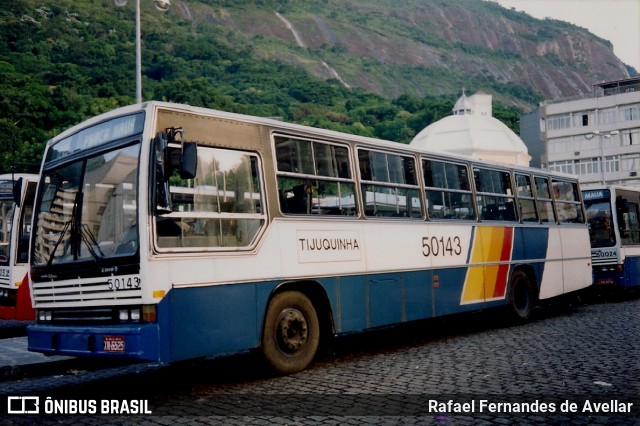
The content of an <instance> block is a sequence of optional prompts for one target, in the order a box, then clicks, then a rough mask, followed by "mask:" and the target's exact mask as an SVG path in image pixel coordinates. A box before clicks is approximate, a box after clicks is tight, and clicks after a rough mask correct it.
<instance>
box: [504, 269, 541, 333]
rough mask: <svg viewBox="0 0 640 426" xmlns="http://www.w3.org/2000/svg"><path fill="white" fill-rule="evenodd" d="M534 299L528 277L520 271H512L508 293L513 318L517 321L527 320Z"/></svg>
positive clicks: (529, 316) (531, 284)
mask: <svg viewBox="0 0 640 426" xmlns="http://www.w3.org/2000/svg"><path fill="white" fill-rule="evenodd" d="M535 299H536V298H535V295H534V291H533V283H532V282H531V279H530V278H529V275H527V273H526V272H524V271H523V270H521V269H516V270H515V271H513V273H512V274H511V289H510V292H509V307H510V310H511V314H512V315H513V317H514V318H515V319H516V320H518V321H527V320H529V318H531V312H532V310H533V306H534V304H535Z"/></svg>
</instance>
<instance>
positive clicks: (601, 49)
mask: <svg viewBox="0 0 640 426" xmlns="http://www.w3.org/2000/svg"><path fill="white" fill-rule="evenodd" d="M174 10H175V13H178V14H180V15H181V17H182V18H183V19H188V20H192V21H193V22H194V23H195V24H196V25H197V23H198V22H208V23H214V24H216V25H217V26H220V27H223V28H226V29H227V30H228V31H229V34H230V35H233V40H234V41H231V43H239V42H240V43H247V44H250V45H251V46H252V47H253V48H254V50H255V52H256V53H257V54H259V55H261V56H262V57H264V58H270V59H278V60H282V61H285V62H290V63H295V64H297V65H300V66H302V67H304V68H305V69H306V70H307V71H308V72H310V73H312V74H313V75H316V76H318V77H323V78H327V79H330V78H334V79H337V80H338V81H340V82H341V84H343V85H344V86H346V87H361V88H364V89H366V90H370V91H373V92H377V93H380V94H382V95H384V96H388V97H397V96H399V95H402V94H404V93H411V94H413V95H426V94H445V93H456V92H459V91H460V89H462V87H464V86H466V87H467V88H468V89H471V90H474V89H475V90H478V89H484V90H490V91H491V92H493V93H496V94H497V98H498V99H500V98H502V100H503V101H507V102H508V103H513V104H517V105H518V106H521V107H522V106H525V105H528V106H529V107H530V106H532V105H535V104H536V103H537V101H538V100H540V99H554V98H559V97H570V96H576V95H580V94H583V93H586V92H589V91H590V90H591V85H592V84H594V83H596V82H598V81H602V80H614V79H620V78H626V77H628V76H629V72H628V70H627V67H626V66H625V64H623V63H622V62H621V61H620V59H618V58H617V57H616V56H615V55H614V53H613V50H612V46H611V44H610V43H609V42H608V41H606V40H603V39H600V38H598V37H596V36H595V35H593V34H591V33H589V32H588V31H587V30H585V29H583V28H580V27H576V26H573V25H570V24H568V23H565V22H561V21H554V20H538V19H535V18H532V17H530V16H529V15H526V14H524V13H522V12H516V11H513V10H508V9H505V8H502V7H501V6H499V5H498V4H496V3H492V2H488V1H480V0H446V1H445V0H404V1H402V2H398V1H393V0H367V1H360V0H318V1H304V0H298V1H296V0H288V1H287V0H284V1H283V0H280V1H267V0H263V1H259V0H255V1H231V0H227V1H220V2H216V1H211V0H210V1H205V0H203V1H202V2H189V3H187V2H184V1H182V2H180V3H179V4H178V5H177V7H176V8H175V9H174ZM525 109H526V107H525Z"/></svg>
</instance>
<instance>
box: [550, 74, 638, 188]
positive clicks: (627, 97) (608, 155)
mask: <svg viewBox="0 0 640 426" xmlns="http://www.w3.org/2000/svg"><path fill="white" fill-rule="evenodd" d="M540 132H541V135H540V137H541V142H542V144H543V146H544V154H543V156H542V167H543V168H548V169H550V170H555V171H560V172H564V173H570V174H575V175H578V176H579V177H580V183H581V185H582V186H583V187H585V186H587V187H588V186H590V185H594V184H601V183H607V184H616V185H623V186H634V187H640V77H634V78H628V79H624V80H616V81H608V82H603V83H599V84H595V85H594V86H593V92H592V93H591V94H590V95H586V96H582V97H579V98H571V99H560V100H552V101H545V102H543V103H541V104H540Z"/></svg>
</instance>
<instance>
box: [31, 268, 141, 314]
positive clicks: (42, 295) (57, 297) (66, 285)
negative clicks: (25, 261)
mask: <svg viewBox="0 0 640 426" xmlns="http://www.w3.org/2000/svg"><path fill="white" fill-rule="evenodd" d="M128 277H130V276H128ZM136 278H137V277H136ZM114 280H115V281H117V282H131V281H134V280H129V279H127V277H125V279H123V278H122V277H97V278H83V279H81V280H78V279H74V280H63V281H41V282H33V283H32V284H31V286H32V288H33V305H34V307H35V308H48V307H56V308H57V307H62V308H64V307H74V306H92V305H93V306H95V305H105V304H108V303H110V304H123V303H119V302H124V303H127V304H130V303H131V302H135V301H141V300H142V288H141V287H138V288H120V289H113V287H114V285H113V283H114ZM135 281H136V282H138V283H139V282H140V280H139V279H138V280H135Z"/></svg>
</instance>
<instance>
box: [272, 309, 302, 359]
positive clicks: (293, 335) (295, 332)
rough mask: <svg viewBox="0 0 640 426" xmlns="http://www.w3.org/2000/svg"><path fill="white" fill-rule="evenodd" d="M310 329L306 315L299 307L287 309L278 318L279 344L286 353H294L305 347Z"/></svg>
mask: <svg viewBox="0 0 640 426" xmlns="http://www.w3.org/2000/svg"><path fill="white" fill-rule="evenodd" d="M308 338H309V329H308V327H307V321H306V320H305V318H304V315H302V313H301V312H300V311H298V310H297V309H286V310H284V311H282V313H281V314H280V317H279V318H278V333H277V340H278V346H279V347H280V349H281V350H282V351H283V352H285V353H293V352H296V351H297V350H299V349H300V348H302V347H304V345H305V344H306V343H307V339H308Z"/></svg>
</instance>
